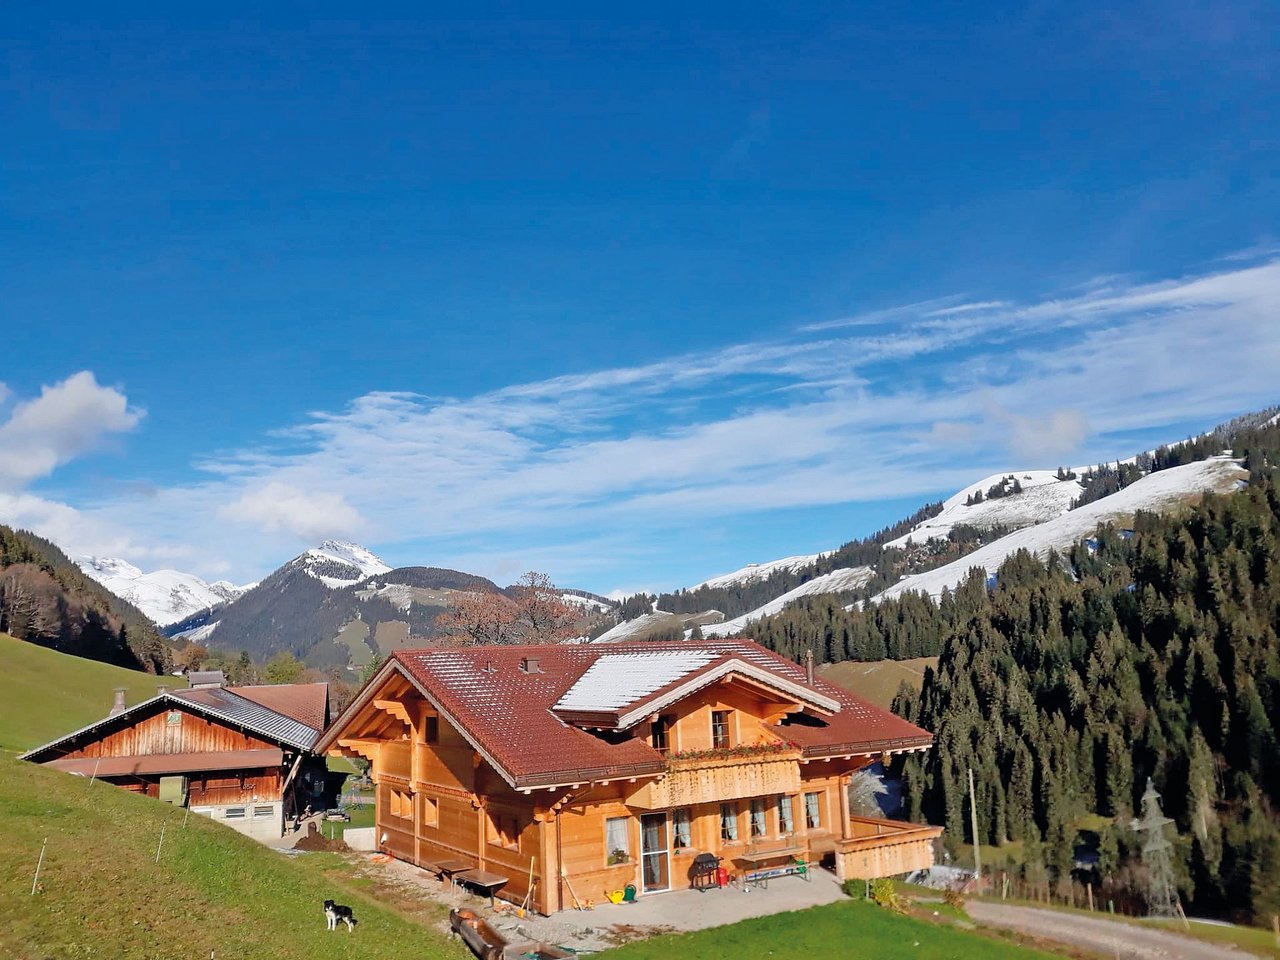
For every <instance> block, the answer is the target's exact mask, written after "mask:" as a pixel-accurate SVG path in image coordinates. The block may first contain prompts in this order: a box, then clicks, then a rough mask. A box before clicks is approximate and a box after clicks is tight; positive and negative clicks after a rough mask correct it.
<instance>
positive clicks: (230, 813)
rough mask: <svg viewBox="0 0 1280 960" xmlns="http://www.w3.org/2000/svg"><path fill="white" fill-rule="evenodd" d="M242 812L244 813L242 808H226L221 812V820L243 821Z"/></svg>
mask: <svg viewBox="0 0 1280 960" xmlns="http://www.w3.org/2000/svg"><path fill="white" fill-rule="evenodd" d="M244 812H245V808H244V807H227V808H226V809H225V810H223V811H222V819H223V820H243V819H244Z"/></svg>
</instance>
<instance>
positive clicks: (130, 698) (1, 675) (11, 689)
mask: <svg viewBox="0 0 1280 960" xmlns="http://www.w3.org/2000/svg"><path fill="white" fill-rule="evenodd" d="M161 683H167V684H169V685H170V686H175V685H177V686H185V685H186V681H185V680H183V679H182V678H180V677H157V676H156V675H155V674H151V673H143V672H141V671H139V670H126V669H124V668H123V667H116V666H112V665H111V664H108V663H99V662H98V661H97V660H85V659H84V658H82V657H72V656H69V655H68V654H65V653H59V652H58V651H57V650H50V649H48V648H47V647H41V646H38V645H36V644H34V643H27V642H26V641H23V640H15V639H14V638H13V637H11V636H9V635H8V634H4V633H0V750H15V751H19V752H20V751H23V750H29V749H31V748H32V747H38V746H39V745H40V744H42V743H48V742H49V741H50V740H52V739H53V738H54V737H57V736H61V735H62V734H64V733H70V732H71V731H72V730H77V729H79V728H80V727H83V726H85V725H86V724H89V723H92V722H93V721H94V720H100V719H101V718H103V717H105V716H106V715H107V712H108V711H109V710H110V709H111V700H112V696H113V694H112V691H113V690H114V689H115V688H116V687H124V688H125V689H126V690H127V691H128V692H127V693H126V694H125V697H126V700H127V702H128V703H130V704H134V703H138V702H140V701H142V700H145V699H147V698H148V697H153V696H155V693H156V686H157V685H158V684H161Z"/></svg>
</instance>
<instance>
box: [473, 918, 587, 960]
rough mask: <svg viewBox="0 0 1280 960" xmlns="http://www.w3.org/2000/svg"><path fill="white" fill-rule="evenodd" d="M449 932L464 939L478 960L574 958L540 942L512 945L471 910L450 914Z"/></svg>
mask: <svg viewBox="0 0 1280 960" xmlns="http://www.w3.org/2000/svg"><path fill="white" fill-rule="evenodd" d="M449 932H450V933H452V934H456V935H457V936H459V937H461V938H462V942H463V943H465V944H466V945H467V946H468V947H469V948H470V949H471V952H472V953H474V954H475V955H476V957H477V958H478V960H521V958H535V960H566V958H569V957H572V956H573V954H572V953H570V952H569V951H567V950H564V949H561V948H560V947H557V946H554V945H552V944H549V943H542V942H540V941H525V942H521V943H512V942H511V941H509V940H508V939H507V938H506V937H504V936H503V935H502V934H501V933H499V932H498V931H497V930H496V929H494V927H493V925H492V924H490V923H489V922H488V921H486V920H483V919H481V918H480V917H478V916H476V915H475V913H473V912H472V911H470V910H450V911H449Z"/></svg>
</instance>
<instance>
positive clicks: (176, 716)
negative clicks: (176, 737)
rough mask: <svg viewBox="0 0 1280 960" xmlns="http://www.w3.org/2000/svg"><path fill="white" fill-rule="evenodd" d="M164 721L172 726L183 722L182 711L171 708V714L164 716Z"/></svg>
mask: <svg viewBox="0 0 1280 960" xmlns="http://www.w3.org/2000/svg"><path fill="white" fill-rule="evenodd" d="M164 722H165V723H167V724H168V725H169V726H171V727H176V726H178V725H179V724H180V723H182V711H180V710H170V711H169V715H168V716H166V717H165V718H164Z"/></svg>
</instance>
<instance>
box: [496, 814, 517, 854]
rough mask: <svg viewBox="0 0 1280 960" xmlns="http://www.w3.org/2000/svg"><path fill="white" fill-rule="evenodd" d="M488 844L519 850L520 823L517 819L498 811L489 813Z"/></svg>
mask: <svg viewBox="0 0 1280 960" xmlns="http://www.w3.org/2000/svg"><path fill="white" fill-rule="evenodd" d="M489 842H490V843H491V844H493V845H494V846H495V847H506V848H508V849H510V850H518V849H519V848H520V821H519V819H518V818H517V817H515V816H514V815H512V814H509V813H503V812H502V811H500V810H492V811H490V812H489Z"/></svg>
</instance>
